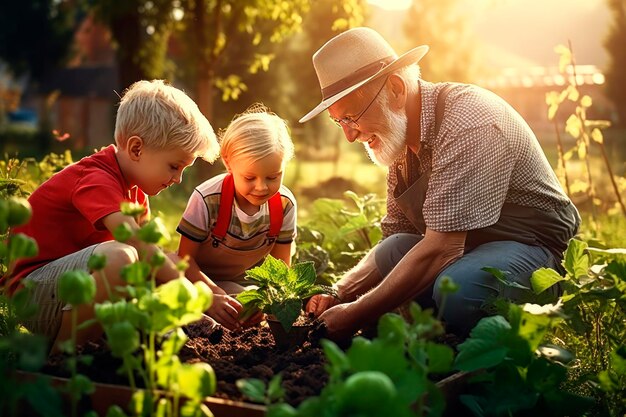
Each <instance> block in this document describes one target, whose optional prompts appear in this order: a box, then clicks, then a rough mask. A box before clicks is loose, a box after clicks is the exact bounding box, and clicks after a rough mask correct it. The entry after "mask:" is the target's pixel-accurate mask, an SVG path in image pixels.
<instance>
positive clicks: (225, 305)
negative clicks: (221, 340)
mask: <svg viewBox="0 0 626 417" xmlns="http://www.w3.org/2000/svg"><path fill="white" fill-rule="evenodd" d="M242 308H243V307H242V306H241V303H240V302H239V301H237V300H236V299H234V298H233V297H231V296H230V295H227V294H217V293H213V304H211V307H210V308H209V309H208V311H207V314H208V315H209V316H211V317H213V318H214V319H215V321H217V322H218V323H219V324H221V325H222V326H224V327H226V328H227V329H228V330H237V329H238V328H239V327H241V325H240V323H239V320H238V319H237V318H238V317H239V313H240V312H241V310H242Z"/></svg>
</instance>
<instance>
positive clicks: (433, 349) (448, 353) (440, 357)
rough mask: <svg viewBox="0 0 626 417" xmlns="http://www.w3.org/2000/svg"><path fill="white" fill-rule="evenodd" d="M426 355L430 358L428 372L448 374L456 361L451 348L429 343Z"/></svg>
mask: <svg viewBox="0 0 626 417" xmlns="http://www.w3.org/2000/svg"><path fill="white" fill-rule="evenodd" d="M426 354H427V356H428V372H431V373H443V372H448V371H449V370H450V367H451V366H452V362H453V361H454V351H453V350H452V348H451V347H450V346H446V345H442V344H438V343H433V342H427V343H426Z"/></svg>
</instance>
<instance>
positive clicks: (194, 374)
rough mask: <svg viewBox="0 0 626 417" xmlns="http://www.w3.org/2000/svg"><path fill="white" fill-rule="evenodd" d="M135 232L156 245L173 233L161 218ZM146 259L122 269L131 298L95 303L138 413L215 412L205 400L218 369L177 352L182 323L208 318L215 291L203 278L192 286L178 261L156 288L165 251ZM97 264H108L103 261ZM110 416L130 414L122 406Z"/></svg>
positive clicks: (122, 234)
mask: <svg viewBox="0 0 626 417" xmlns="http://www.w3.org/2000/svg"><path fill="white" fill-rule="evenodd" d="M121 209H122V212H123V213H125V214H127V215H137V214H140V213H138V210H139V211H140V209H138V208H137V207H136V206H133V205H128V204H125V205H123V206H122V208H121ZM114 235H115V236H116V238H117V239H118V240H126V239H128V238H130V236H132V235H133V232H132V231H131V230H130V229H129V228H128V227H124V226H121V227H120V229H118V230H116V231H115V233H114ZM136 235H137V237H138V238H139V239H141V240H142V241H144V242H147V243H153V244H160V243H162V242H163V241H164V240H165V239H167V237H168V236H167V232H166V231H165V230H164V228H163V224H162V222H161V221H160V219H158V218H155V219H152V220H151V221H149V222H148V223H147V224H145V225H144V226H142V227H141V228H140V229H139V230H138V231H137V232H136ZM145 258H146V257H145V256H142V259H140V260H139V261H137V262H135V263H132V264H130V265H127V266H126V267H125V268H124V269H123V270H122V271H121V274H122V277H123V279H124V280H125V281H126V283H127V285H126V286H125V287H123V288H118V290H119V291H121V292H122V293H124V294H125V295H126V297H124V298H120V299H117V298H114V299H113V300H107V301H105V302H103V303H101V304H96V307H95V312H96V318H97V320H98V322H99V323H100V324H101V325H102V327H103V328H104V331H105V334H106V337H107V343H108V344H109V347H110V349H111V353H112V354H113V356H115V357H118V358H121V359H122V366H121V368H120V372H122V373H125V374H126V375H127V376H128V379H129V382H130V385H131V388H133V390H134V394H133V396H132V401H131V402H132V405H131V407H130V409H131V410H132V411H133V412H134V415H159V416H174V417H176V416H179V415H180V416H210V415H212V414H211V412H210V410H209V409H208V408H207V407H206V405H205V404H203V402H202V401H203V399H204V398H205V397H207V396H209V395H211V394H213V392H215V388H216V381H215V374H214V372H213V369H212V368H211V366H210V365H208V364H207V363H195V364H184V363H181V361H180V359H179V358H178V355H177V353H178V352H179V351H180V349H181V348H182V347H183V345H184V344H185V342H186V341H187V336H186V335H185V333H184V331H183V330H182V327H183V326H185V325H187V324H189V323H191V322H194V321H197V320H199V319H201V318H202V317H203V313H204V311H206V310H207V309H208V308H209V306H210V304H211V302H212V293H211V290H210V289H209V287H208V286H207V285H206V284H204V283H203V282H196V283H195V284H192V283H191V282H190V281H189V280H187V279H186V278H185V277H184V276H183V275H182V272H183V271H184V269H185V267H186V265H184V264H181V265H179V270H180V271H181V275H180V277H179V278H177V279H174V280H171V281H168V282H167V283H165V284H162V285H160V286H157V285H156V272H157V270H158V268H159V267H160V266H161V265H163V263H164V261H165V255H164V254H163V253H162V252H159V253H157V254H156V255H153V256H152V257H151V258H150V259H145ZM96 264H97V266H98V267H100V268H103V267H104V264H103V263H102V262H97V263H94V265H96ZM136 377H138V378H140V381H141V384H139V383H138V381H137V380H136ZM139 385H141V386H143V388H144V389H140V388H139ZM183 396H184V397H185V401H184V402H183V401H182V397H183ZM110 414H111V416H110V417H113V416H124V415H125V414H124V412H123V411H122V410H121V409H119V408H114V409H112V411H110Z"/></svg>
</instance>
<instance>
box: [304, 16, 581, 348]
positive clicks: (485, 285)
mask: <svg viewBox="0 0 626 417" xmlns="http://www.w3.org/2000/svg"><path fill="white" fill-rule="evenodd" d="M427 51H428V47H427V46H419V47H417V48H414V49H412V50H410V51H408V52H406V53H405V54H403V55H401V56H398V55H397V54H396V52H395V51H394V50H393V48H392V47H391V46H390V45H389V44H388V43H387V42H386V41H385V40H384V39H383V38H382V36H381V35H380V34H378V33H377V32H376V31H374V30H372V29H369V28H355V29H351V30H348V31H346V32H344V33H341V34H339V35H337V36H335V37H334V38H333V39H331V40H330V41H328V42H327V43H326V44H325V45H323V46H322V47H321V48H320V49H319V50H318V51H317V52H316V53H315V55H314V56H313V65H314V67H315V71H316V73H317V77H318V80H319V84H320V87H321V90H322V97H323V98H322V102H321V103H320V104H319V105H318V106H317V107H316V108H315V109H313V110H312V111H311V112H309V113H308V114H307V115H305V116H304V117H303V118H302V119H301V120H300V122H301V123H302V122H305V121H307V120H309V119H311V118H313V117H314V116H316V115H318V114H319V113H321V112H323V111H324V110H326V109H328V112H329V115H330V118H331V119H332V120H333V121H334V122H335V123H336V124H337V125H338V126H340V127H341V128H342V129H343V133H344V135H345V137H346V139H347V140H348V141H349V142H355V141H357V142H360V143H362V144H363V146H364V147H365V149H366V150H367V152H368V154H369V156H370V158H371V159H372V160H373V161H374V162H375V163H377V164H379V165H384V166H386V167H388V174H387V214H386V216H385V218H384V219H383V223H382V227H383V236H384V239H383V240H382V241H381V242H380V243H379V244H378V245H377V246H376V247H375V248H374V249H373V250H372V251H371V252H370V253H369V254H368V255H367V256H365V257H364V258H363V259H362V260H361V262H359V264H358V265H357V266H356V267H355V268H354V269H353V270H351V271H350V272H348V273H347V274H346V275H345V276H344V277H342V279H341V280H340V281H339V282H338V283H337V284H336V286H337V291H338V294H339V299H338V300H337V299H335V298H332V297H330V296H325V295H319V296H315V297H313V298H312V299H311V300H310V301H309V303H308V305H307V310H308V311H309V312H313V313H315V314H316V315H319V317H320V318H321V319H322V320H323V321H324V322H325V323H326V325H327V328H328V333H329V337H331V338H342V337H347V336H350V335H352V334H354V332H355V331H356V330H358V329H359V328H361V327H363V326H365V325H369V324H372V323H375V321H376V320H377V319H378V317H380V315H382V314H383V313H385V312H388V311H392V310H394V309H396V308H398V307H400V306H402V305H404V304H405V303H407V302H409V301H411V300H417V301H418V302H420V304H422V305H423V304H428V303H429V302H430V303H432V302H433V300H434V303H435V305H436V306H437V307H443V309H444V310H443V311H442V314H443V319H444V322H445V323H446V325H447V326H448V329H449V330H450V331H453V332H456V333H459V334H461V335H466V334H467V333H468V332H469V330H471V328H472V327H473V326H474V325H475V324H476V323H477V321H478V320H480V318H481V317H483V316H484V315H485V314H486V313H485V308H484V307H485V305H487V304H488V303H489V302H490V301H491V300H494V299H497V298H504V299H509V300H513V301H518V302H519V301H532V295H531V294H530V292H529V291H526V290H523V289H520V288H519V286H517V285H505V284H504V283H502V282H501V281H499V280H498V279H496V278H495V277H494V276H493V275H492V274H491V273H489V272H486V271H484V270H483V268H484V267H487V266H489V267H493V268H497V269H500V270H502V271H506V279H507V280H508V281H510V282H511V283H517V284H521V285H523V286H526V287H530V276H531V274H532V272H533V271H535V270H536V269H538V268H541V267H552V268H557V269H558V268H561V266H560V261H561V259H562V253H563V251H564V250H565V248H566V247H567V242H568V240H569V239H570V238H571V237H572V236H574V234H575V233H576V231H577V229H578V226H579V224H580V217H579V215H578V211H577V210H576V208H575V207H574V205H573V204H572V202H571V201H570V199H569V198H568V197H567V195H565V193H564V192H563V189H562V188H561V186H560V184H559V181H558V179H557V178H556V176H555V174H554V172H553V170H552V168H551V167H550V165H549V163H548V161H547V160H546V158H545V156H544V154H543V152H542V150H541V147H540V145H539V143H538V142H537V139H536V137H535V135H534V134H533V132H532V131H531V129H530V128H529V127H528V125H527V124H526V122H525V121H524V120H523V119H522V118H521V117H520V115H519V114H518V113H517V112H515V110H513V108H512V107H511V106H509V105H508V104H507V103H506V102H505V101H504V100H502V99H501V98H499V97H498V96H496V95H495V94H493V93H491V92H489V91H487V90H484V89H482V88H479V87H477V86H473V85H466V84H452V83H437V84H434V83H430V82H427V81H424V80H422V79H421V78H420V72H419V67H418V65H417V63H418V61H419V60H420V59H422V57H423V56H424V55H425V54H426V52H427ZM444 276H447V277H449V278H450V279H452V281H454V282H455V283H456V284H458V286H459V287H460V289H459V290H458V291H457V292H456V293H454V294H452V295H449V296H448V299H447V301H446V302H445V306H443V305H442V294H441V291H440V283H441V281H442V278H443V277H444ZM549 291H551V293H552V295H553V296H555V297H556V296H557V292H558V288H556V287H553V288H551V289H550V290H549ZM529 295H531V299H528V296H529Z"/></svg>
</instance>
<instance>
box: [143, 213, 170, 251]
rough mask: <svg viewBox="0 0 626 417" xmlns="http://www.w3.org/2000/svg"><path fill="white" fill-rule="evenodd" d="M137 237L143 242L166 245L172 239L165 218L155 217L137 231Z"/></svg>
mask: <svg viewBox="0 0 626 417" xmlns="http://www.w3.org/2000/svg"><path fill="white" fill-rule="evenodd" d="M137 237H138V238H139V239H141V240H142V241H143V242H146V243H152V244H155V245H156V244H160V245H164V244H166V243H167V242H169V241H170V240H171V237H170V233H169V232H168V231H167V228H166V227H165V224H164V223H163V220H161V218H159V217H155V218H154V219H152V220H150V221H149V222H148V223H146V224H145V225H143V226H142V227H141V228H140V229H139V230H138V231H137Z"/></svg>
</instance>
